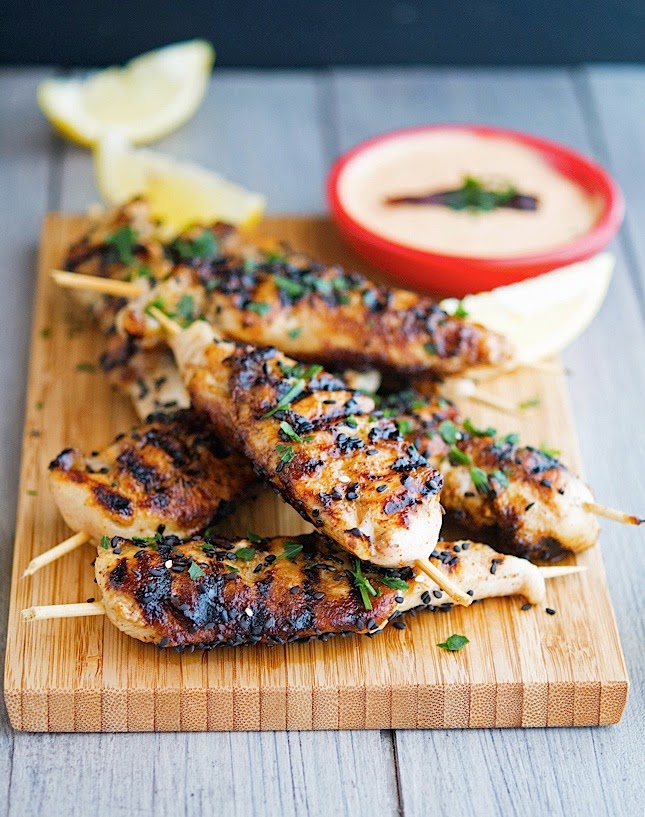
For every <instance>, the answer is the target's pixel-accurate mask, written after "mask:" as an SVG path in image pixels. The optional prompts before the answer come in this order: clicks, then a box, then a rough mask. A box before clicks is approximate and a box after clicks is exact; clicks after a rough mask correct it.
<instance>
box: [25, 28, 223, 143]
mask: <svg viewBox="0 0 645 817" xmlns="http://www.w3.org/2000/svg"><path fill="white" fill-rule="evenodd" d="M214 59H215V52H214V50H213V47H212V46H211V44H210V43H207V42H205V41H204V40H191V41H189V42H185V43H177V44H176V45H168V46H165V47H164V48H159V49H157V50H155V51H149V52H148V53H146V54H142V55H141V56H140V57H137V58H136V59H133V60H131V61H130V62H128V63H127V64H126V65H125V66H124V67H123V68H106V69H105V70H104V71H99V72H98V73H96V74H93V75H92V76H90V77H89V78H88V79H85V80H78V79H48V80H46V81H45V82H42V83H41V84H40V85H39V86H38V104H39V105H40V108H41V110H42V112H43V113H44V114H45V116H46V117H47V119H49V121H50V122H51V123H52V125H54V127H55V128H56V129H57V130H58V131H60V132H61V133H62V134H63V136H66V137H68V138H69V139H71V140H72V141H74V142H77V143H78V144H81V145H86V146H91V145H93V144H95V142H96V141H97V140H98V139H99V138H100V137H101V136H102V135H103V134H104V133H105V132H106V131H107V130H108V129H109V128H117V129H118V130H119V131H120V132H121V133H122V134H123V135H124V136H126V137H127V138H128V139H129V140H130V141H131V142H133V143H135V144H147V143H148V142H153V141H154V140H155V139H160V138H161V137H162V136H165V135H166V134H168V133H170V132H171V131H173V130H175V129H176V128H178V127H179V126H180V125H183V124H184V122H186V121H187V120H188V119H190V117H191V116H192V115H193V114H194V113H195V111H196V110H197V108H198V107H199V104H200V102H201V101H202V99H203V97H204V94H205V93H206V89H207V87H208V81H209V78H210V72H211V68H212V66H213V61H214Z"/></svg>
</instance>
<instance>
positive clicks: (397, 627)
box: [392, 621, 407, 630]
mask: <svg viewBox="0 0 645 817" xmlns="http://www.w3.org/2000/svg"><path fill="white" fill-rule="evenodd" d="M392 626H393V627H394V629H395V630H405V628H406V626H407V625H406V623H405V621H393V622H392Z"/></svg>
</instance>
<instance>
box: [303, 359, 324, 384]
mask: <svg viewBox="0 0 645 817" xmlns="http://www.w3.org/2000/svg"><path fill="white" fill-rule="evenodd" d="M322 370H323V367H322V366H321V365H320V364H319V363H314V364H313V366H309V367H308V368H306V369H305V371H304V373H303V375H302V376H303V377H304V378H305V380H310V379H311V378H312V377H315V376H316V375H317V374H320V373H321V372H322Z"/></svg>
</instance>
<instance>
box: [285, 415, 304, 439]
mask: <svg viewBox="0 0 645 817" xmlns="http://www.w3.org/2000/svg"><path fill="white" fill-rule="evenodd" d="M280 430H281V431H283V432H284V433H285V434H286V435H287V437H288V438H289V439H290V440H293V441H294V443H301V442H302V437H301V436H300V434H298V433H297V432H296V431H294V428H293V426H292V425H291V423H288V422H287V421H286V420H283V421H282V422H281V423H280Z"/></svg>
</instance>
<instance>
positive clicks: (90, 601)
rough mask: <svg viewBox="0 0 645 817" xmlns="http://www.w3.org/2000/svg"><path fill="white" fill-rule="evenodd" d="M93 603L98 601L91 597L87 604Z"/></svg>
mask: <svg viewBox="0 0 645 817" xmlns="http://www.w3.org/2000/svg"><path fill="white" fill-rule="evenodd" d="M93 601H96V599H95V598H94V596H90V597H89V599H88V600H87V603H88V604H92V602H93Z"/></svg>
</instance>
